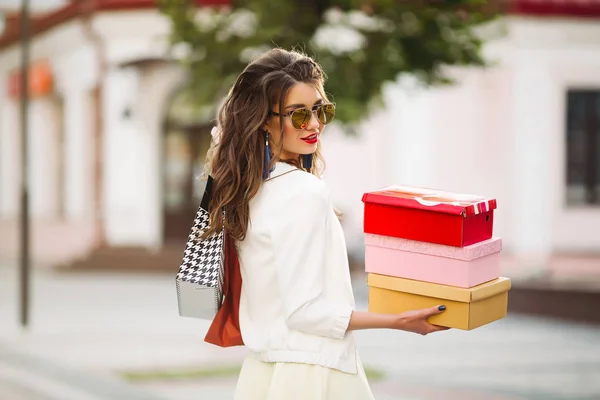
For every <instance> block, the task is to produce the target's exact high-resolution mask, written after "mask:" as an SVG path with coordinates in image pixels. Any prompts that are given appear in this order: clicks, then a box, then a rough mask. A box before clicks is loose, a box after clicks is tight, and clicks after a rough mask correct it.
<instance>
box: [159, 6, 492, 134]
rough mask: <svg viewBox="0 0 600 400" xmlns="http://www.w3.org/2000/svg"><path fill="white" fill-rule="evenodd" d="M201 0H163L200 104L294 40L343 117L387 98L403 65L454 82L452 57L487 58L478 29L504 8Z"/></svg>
mask: <svg viewBox="0 0 600 400" xmlns="http://www.w3.org/2000/svg"><path fill="white" fill-rule="evenodd" d="M194 3H195V2H194V1H193V0H159V5H160V7H161V10H162V12H163V13H164V14H165V15H167V16H168V17H169V19H170V20H171V22H172V34H171V44H172V45H173V50H174V52H175V53H176V54H177V55H178V58H181V59H182V61H183V62H184V63H185V65H186V66H187V67H188V68H189V71H190V85H189V86H188V87H189V88H190V89H191V91H192V92H193V93H194V98H195V100H196V101H197V102H198V104H199V105H209V104H214V103H215V102H216V101H217V99H219V98H221V97H222V96H223V95H224V94H225V91H226V90H227V89H228V88H229V87H230V86H231V84H232V83H233V81H234V79H235V77H236V76H237V75H238V74H239V73H240V72H241V71H242V69H243V68H244V66H245V65H246V64H247V63H248V62H249V61H250V60H252V58H254V57H255V56H256V55H258V54H260V53H262V52H264V51H266V50H268V49H269V48H272V47H275V46H278V47H282V48H287V49H289V48H296V49H299V50H302V51H304V52H306V53H307V54H309V55H311V56H313V57H315V58H316V59H317V60H318V62H320V63H321V65H322V66H323V68H324V69H325V71H326V73H327V75H328V80H327V83H326V91H327V92H328V94H331V95H332V98H333V100H334V101H335V102H336V104H337V114H336V120H338V121H340V122H342V123H352V122H356V121H358V120H360V119H361V118H363V117H365V116H366V115H367V113H368V112H369V109H370V106H372V105H373V104H381V100H382V96H381V95H382V86H383V84H384V83H386V82H389V81H394V80H396V79H397V77H398V75H399V74H406V73H408V74H412V75H414V76H416V77H417V78H418V80H419V81H420V82H422V83H424V84H426V85H437V84H447V83H451V82H452V81H451V80H450V79H449V78H448V76H446V75H445V74H444V72H443V68H442V67H443V66H445V65H473V66H484V65H486V62H485V60H484V59H483V58H482V55H481V46H482V40H481V38H480V37H478V35H477V34H476V32H475V31H476V28H477V26H479V25H480V24H482V23H484V22H487V21H490V20H491V19H493V18H495V17H496V16H497V11H496V10H491V9H490V8H489V7H485V5H486V4H488V3H489V2H488V1H483V0H452V1H451V0H447V1H443V0H440V1H420V0H404V1H402V0H232V1H231V3H230V5H229V6H228V7H222V8H214V7H202V8H197V7H196V6H195V5H194Z"/></svg>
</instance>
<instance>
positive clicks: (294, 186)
mask: <svg viewBox="0 0 600 400" xmlns="http://www.w3.org/2000/svg"><path fill="white" fill-rule="evenodd" d="M278 164H279V163H278ZM273 172H274V175H273V177H272V179H271V180H270V181H269V182H270V183H271V185H270V186H271V188H272V190H273V191H275V192H277V194H278V195H279V196H282V197H286V198H288V199H289V198H294V199H298V198H299V199H302V198H305V197H308V196H310V197H313V196H314V197H317V198H320V199H323V200H326V199H327V198H328V196H329V192H328V190H327V186H326V185H325V182H323V180H321V179H320V178H319V177H317V176H315V175H313V174H311V173H309V172H306V171H303V170H301V169H297V168H295V167H292V166H287V165H285V166H281V167H280V166H279V165H277V167H276V169H275V171H273Z"/></svg>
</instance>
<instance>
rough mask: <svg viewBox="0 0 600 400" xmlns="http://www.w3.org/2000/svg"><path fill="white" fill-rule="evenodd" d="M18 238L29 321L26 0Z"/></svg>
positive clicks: (25, 3)
mask: <svg viewBox="0 0 600 400" xmlns="http://www.w3.org/2000/svg"><path fill="white" fill-rule="evenodd" d="M20 22H21V23H20V25H21V82H20V85H21V86H20V90H19V93H20V95H21V96H20V100H21V221H20V225H21V229H20V231H21V241H20V245H21V248H20V275H19V279H20V282H19V283H20V284H19V287H20V300H21V301H20V313H19V317H20V323H21V327H23V328H27V327H28V325H29V269H30V265H29V264H30V260H29V171H28V164H29V163H28V153H29V152H28V149H27V148H28V144H29V143H28V142H29V141H28V136H29V118H28V114H29V112H28V110H29V0H22V3H21V21H20Z"/></svg>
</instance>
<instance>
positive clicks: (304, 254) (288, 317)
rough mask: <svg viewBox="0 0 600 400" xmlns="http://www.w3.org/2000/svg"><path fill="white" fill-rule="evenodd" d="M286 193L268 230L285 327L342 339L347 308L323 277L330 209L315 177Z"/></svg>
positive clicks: (347, 321)
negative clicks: (335, 295)
mask: <svg viewBox="0 0 600 400" xmlns="http://www.w3.org/2000/svg"><path fill="white" fill-rule="evenodd" d="M309 183H310V185H299V186H300V187H295V188H294V189H292V190H291V191H290V192H289V193H287V196H286V201H285V203H284V204H281V205H280V207H278V210H277V211H278V212H276V213H274V214H275V215H274V218H276V220H275V221H274V226H275V229H274V230H273V232H272V235H273V236H272V243H273V247H274V248H273V253H274V256H275V263H276V268H277V281H278V284H279V290H281V293H282V297H283V299H284V300H283V304H282V306H283V309H284V314H285V315H284V318H285V321H286V324H287V325H288V327H289V328H291V329H294V330H297V331H301V332H304V333H308V334H313V335H318V336H325V337H330V338H335V339H343V338H344V336H345V334H346V331H347V329H348V324H349V323H350V317H351V315H352V311H353V310H352V306H350V305H349V304H345V303H344V302H341V301H336V299H334V298H331V297H329V296H328V294H327V293H326V292H325V290H324V287H325V284H324V283H325V282H324V281H325V279H326V276H327V265H326V253H325V252H326V251H327V237H328V235H327V219H328V218H330V215H331V210H330V208H329V207H330V206H329V202H328V195H327V191H326V189H325V187H324V186H323V185H322V183H321V182H319V181H316V180H315V181H312V180H311V181H310V182H309Z"/></svg>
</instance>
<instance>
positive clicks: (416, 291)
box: [367, 274, 510, 330]
mask: <svg viewBox="0 0 600 400" xmlns="http://www.w3.org/2000/svg"><path fill="white" fill-rule="evenodd" d="M367 285H368V286H369V311H371V312H376V313H380V314H398V313H402V312H404V311H408V310H417V309H421V308H429V307H435V306H438V305H442V304H443V305H445V306H446V311H444V312H443V313H441V314H439V315H434V316H432V317H430V318H429V322H430V323H431V324H434V325H440V326H446V327H450V328H457V329H463V330H472V329H475V328H478V327H480V326H482V325H485V324H489V323H490V322H493V321H496V320H499V319H501V318H504V317H505V316H506V312H507V308H508V291H509V290H510V279H509V278H505V277H500V278H497V279H494V280H492V281H489V282H486V283H483V284H481V285H477V286H473V287H471V288H468V289H465V288H459V287H454V286H448V285H440V284H437V283H429V282H423V281H416V280H411V279H404V278H396V277H392V276H386V275H379V274H369V275H368V277H367Z"/></svg>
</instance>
